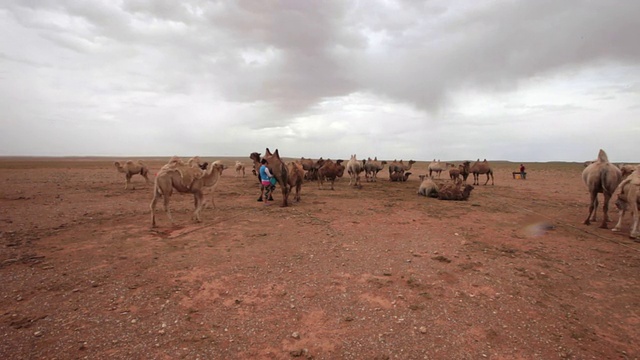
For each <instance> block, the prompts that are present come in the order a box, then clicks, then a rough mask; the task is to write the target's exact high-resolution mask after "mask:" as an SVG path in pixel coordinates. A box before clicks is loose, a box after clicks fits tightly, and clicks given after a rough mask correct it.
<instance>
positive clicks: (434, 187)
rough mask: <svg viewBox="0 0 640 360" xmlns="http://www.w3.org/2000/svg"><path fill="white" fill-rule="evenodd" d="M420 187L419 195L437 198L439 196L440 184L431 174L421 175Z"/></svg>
mask: <svg viewBox="0 0 640 360" xmlns="http://www.w3.org/2000/svg"><path fill="white" fill-rule="evenodd" d="M418 177H419V178H420V181H421V182H420V188H418V195H422V196H428V197H433V198H436V197H438V184H436V183H435V181H433V179H432V178H431V177H430V176H429V175H420V176H418Z"/></svg>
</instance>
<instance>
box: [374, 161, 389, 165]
mask: <svg viewBox="0 0 640 360" xmlns="http://www.w3.org/2000/svg"><path fill="white" fill-rule="evenodd" d="M376 161H377V160H376ZM380 164H381V165H387V160H382V161H381V162H380Z"/></svg>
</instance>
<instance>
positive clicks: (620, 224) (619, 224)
mask: <svg viewBox="0 0 640 360" xmlns="http://www.w3.org/2000/svg"><path fill="white" fill-rule="evenodd" d="M624 214H625V211H624V210H623V209H620V211H618V222H617V223H616V226H614V227H613V229H611V231H613V232H620V228H621V227H622V219H623V218H624Z"/></svg>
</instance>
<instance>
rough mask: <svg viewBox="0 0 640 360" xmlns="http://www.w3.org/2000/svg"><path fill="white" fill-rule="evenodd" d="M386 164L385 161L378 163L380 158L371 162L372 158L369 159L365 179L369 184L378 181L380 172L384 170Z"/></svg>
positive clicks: (365, 168)
mask: <svg viewBox="0 0 640 360" xmlns="http://www.w3.org/2000/svg"><path fill="white" fill-rule="evenodd" d="M386 164H387V162H386V161H384V160H382V161H378V157H375V158H374V159H373V160H371V158H368V159H367V161H366V162H365V163H364V177H365V179H366V180H367V182H369V181H372V182H376V181H378V172H380V170H382V169H383V168H384V166H385V165H386Z"/></svg>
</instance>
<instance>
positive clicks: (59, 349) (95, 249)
mask: <svg viewBox="0 0 640 360" xmlns="http://www.w3.org/2000/svg"><path fill="white" fill-rule="evenodd" d="M216 159H219V160H223V161H224V162H225V163H226V164H228V165H233V163H234V162H235V160H236V158H215V157H203V160H207V161H211V160H216ZM114 160H123V159H107V158H3V159H0V181H1V184H2V187H1V188H0V244H1V245H0V286H1V290H2V291H1V292H0V294H1V295H0V309H1V320H0V336H1V338H2V341H1V342H0V358H2V359H75V358H87V359H102V358H109V359H293V358H302V359H484V358H487V359H635V358H639V357H640V282H639V280H638V276H639V275H640V243H638V242H634V241H633V240H631V239H629V238H628V233H629V227H630V219H627V220H626V221H625V225H624V227H623V232H622V233H613V232H611V230H607V229H600V228H598V224H592V225H590V226H588V225H583V224H582V222H583V220H584V219H585V218H586V216H587V212H588V209H587V208H588V199H589V195H588V193H587V190H586V187H585V186H584V184H583V183H582V180H581V177H580V174H581V172H582V170H583V166H582V164H577V163H530V164H526V165H527V172H528V178H527V180H515V179H513V178H512V175H511V172H512V171H515V170H516V168H517V166H518V165H519V164H516V163H507V162H495V163H493V166H494V169H495V170H494V171H495V185H493V186H491V185H490V184H489V185H486V186H485V185H480V186H476V187H475V189H474V190H473V192H472V193H471V197H470V198H469V200H468V201H460V202H456V201H440V200H437V199H432V198H425V197H422V196H419V195H417V189H418V186H419V179H418V177H417V175H419V174H424V173H426V169H427V165H428V163H427V162H418V163H416V164H415V165H414V167H413V169H412V170H411V172H412V173H413V175H411V176H410V177H409V180H408V181H407V182H403V183H399V182H389V181H388V172H387V170H386V168H385V169H384V170H382V172H381V173H380V177H379V181H378V182H376V183H367V182H364V181H363V183H362V188H360V189H358V188H353V187H349V186H348V182H349V181H348V178H347V177H345V178H343V179H341V180H339V181H338V182H337V183H336V188H335V190H333V191H332V190H329V189H328V187H326V188H325V190H319V189H318V186H317V184H316V183H312V182H306V183H305V184H304V186H303V188H302V194H301V196H302V200H301V201H300V202H299V203H293V202H292V203H291V206H289V207H286V208H283V207H280V206H278V205H277V204H273V205H272V206H263V204H262V203H259V202H256V199H257V197H258V193H259V190H258V185H257V181H256V178H255V177H253V176H252V175H251V173H250V171H247V175H246V176H245V177H236V174H235V172H234V170H233V169H232V168H229V169H227V170H225V171H224V173H223V175H222V177H221V179H220V181H219V183H218V185H217V187H216V188H215V190H214V191H213V193H211V192H209V193H208V194H207V199H208V201H209V202H210V201H211V197H212V196H213V197H214V199H215V208H213V207H212V206H211V205H209V206H208V207H207V208H206V209H204V210H203V212H202V222H201V223H195V222H193V221H192V220H191V214H192V211H193V197H192V196H188V195H180V194H174V195H173V196H172V198H171V208H172V210H173V215H174V219H175V225H173V226H172V225H171V224H170V223H169V221H168V219H167V217H166V215H165V214H164V213H163V211H162V209H161V206H160V207H159V210H158V214H157V215H158V227H157V228H155V229H151V227H150V220H151V219H150V210H149V204H150V202H151V198H152V185H147V184H145V182H144V181H143V179H142V178H141V177H139V176H136V177H134V178H133V184H134V185H135V190H124V175H123V174H120V173H118V172H117V171H116V169H115V167H114V166H113V161H114ZM240 160H242V161H244V162H245V163H246V164H249V163H250V160H249V159H248V158H242V159H240ZM145 161H146V162H147V163H148V165H149V167H150V168H151V174H155V173H156V172H157V171H158V169H159V168H160V167H161V166H162V164H164V163H165V162H166V161H167V159H165V158H162V159H161V158H155V159H151V158H149V159H145ZM345 175H346V174H345ZM443 177H446V174H443ZM471 180H472V179H469V182H471ZM481 180H482V182H481V183H484V177H482V178H481ZM280 198H281V195H280V192H279V190H276V193H275V199H276V201H278V200H279V199H280ZM611 208H612V210H611V218H612V221H613V222H615V221H616V220H617V218H618V214H617V212H616V211H615V207H614V206H613V202H612V203H611ZM598 216H599V218H601V217H602V213H601V209H599V213H598ZM613 222H612V223H610V226H609V227H612V226H613V225H614V223H613Z"/></svg>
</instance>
